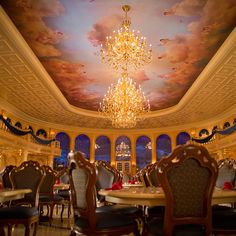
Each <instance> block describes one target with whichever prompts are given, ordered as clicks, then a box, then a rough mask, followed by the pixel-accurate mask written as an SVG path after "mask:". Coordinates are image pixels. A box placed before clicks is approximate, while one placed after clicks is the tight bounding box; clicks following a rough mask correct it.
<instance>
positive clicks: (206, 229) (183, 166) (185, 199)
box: [147, 144, 218, 236]
mask: <svg viewBox="0 0 236 236" xmlns="http://www.w3.org/2000/svg"><path fill="white" fill-rule="evenodd" d="M158 170H159V171H158V179H159V180H160V182H161V186H162V188H163V191H164V193H165V196H166V208H165V215H164V221H162V220H160V219H155V218H154V219H152V220H151V221H150V222H148V226H147V232H148V235H156V236H158V235H165V236H172V235H176V236H177V235H180V236H183V235H191V236H195V235H197V236H200V235H205V236H209V235H211V233H212V211H211V199H212V193H213V190H214V187H215V183H216V178H217V174H218V167H217V162H216V161H215V160H214V159H213V158H212V157H211V156H210V155H209V153H208V151H207V150H206V148H204V147H203V146H195V145H192V144H190V145H183V146H180V147H178V148H176V149H175V150H174V151H173V153H172V154H171V155H170V156H169V157H167V158H163V159H162V160H161V161H160V162H159V164H158Z"/></svg>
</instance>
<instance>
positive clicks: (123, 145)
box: [116, 136, 131, 161]
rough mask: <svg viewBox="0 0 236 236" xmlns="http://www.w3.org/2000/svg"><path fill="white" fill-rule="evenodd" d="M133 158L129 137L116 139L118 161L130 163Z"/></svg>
mask: <svg viewBox="0 0 236 236" xmlns="http://www.w3.org/2000/svg"><path fill="white" fill-rule="evenodd" d="M130 158H131V142H130V139H129V138H128V137H127V136H120V137H118V138H117V139H116V161H129V160H130Z"/></svg>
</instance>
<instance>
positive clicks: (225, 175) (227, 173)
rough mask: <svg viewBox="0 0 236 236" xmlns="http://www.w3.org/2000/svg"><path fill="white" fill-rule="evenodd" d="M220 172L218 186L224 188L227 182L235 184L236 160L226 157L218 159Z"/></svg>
mask: <svg viewBox="0 0 236 236" xmlns="http://www.w3.org/2000/svg"><path fill="white" fill-rule="evenodd" d="M218 168H219V173H218V177H217V180H216V187H218V188H223V187H224V183H225V182H230V183H232V186H234V184H235V179H236V161H235V160H234V159H231V158H225V159H221V160H220V161H218Z"/></svg>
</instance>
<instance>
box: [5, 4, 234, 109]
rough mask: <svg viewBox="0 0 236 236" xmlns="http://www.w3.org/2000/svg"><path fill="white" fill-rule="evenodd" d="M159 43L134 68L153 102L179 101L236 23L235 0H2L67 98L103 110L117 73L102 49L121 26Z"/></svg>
mask: <svg viewBox="0 0 236 236" xmlns="http://www.w3.org/2000/svg"><path fill="white" fill-rule="evenodd" d="M124 4H128V5H130V6H131V11H130V12H129V13H128V16H129V17H130V18H131V22H132V23H131V29H135V30H139V31H140V34H141V35H143V36H146V37H147V41H148V43H150V44H152V47H153V60H152V63H151V64H149V65H147V66H145V67H144V68H142V69H141V70H139V71H137V72H136V73H133V74H132V78H134V79H135V81H136V82H137V84H140V85H141V86H142V89H143V91H144V93H145V95H146V97H147V98H148V99H149V100H150V104H151V110H153V111H154V110H160V109H164V108H168V107H171V106H174V105H176V104H177V103H178V102H179V101H180V99H181V98H182V97H183V95H184V94H185V92H186V91H187V90H188V89H189V88H190V86H191V85H192V83H193V82H194V81H195V80H196V79H197V77H198V75H199V74H200V73H201V71H202V70H203V69H204V67H205V66H206V65H207V63H208V62H209V60H210V59H211V58H212V56H213V55H214V54H215V52H216V51H217V50H218V48H219V47H220V45H221V44H222V43H223V42H224V40H225V39H226V38H227V36H228V35H229V34H230V32H231V31H232V30H233V28H234V27H235V22H236V1H235V0H224V1H222V0H168V1H167V0H158V1H157V0H146V1H138V0H126V1H122V0H121V1H117V0H70V1H68V0H15V1H13V0H2V1H1V5H2V6H3V8H4V10H5V11H6V12H7V14H8V15H9V17H10V18H11V19H12V21H13V22H14V24H15V25H16V27H17V28H18V30H19V31H20V33H21V34H22V35H23V37H24V39H25V40H26V42H27V43H28V44H29V46H30V47H31V49H32V50H33V52H34V53H35V55H36V56H37V57H38V59H39V60H40V62H41V63H42V65H43V66H44V67H45V69H46V70H47V72H48V74H49V75H50V76H51V78H52V79H53V80H54V82H55V83H56V85H57V86H58V88H59V89H60V90H61V92H62V93H63V95H64V96H65V98H66V99H67V100H68V102H69V103H70V104H72V105H74V106H77V107H79V108H83V109H88V110H93V111H96V110H97V109H98V106H99V102H100V101H101V100H102V98H103V95H104V94H105V93H106V91H107V89H108V86H109V85H110V84H111V83H114V82H115V81H116V80H117V78H118V75H117V74H115V73H114V71H112V69H111V68H109V67H108V66H107V65H105V64H102V62H101V59H100V55H99V50H100V45H101V43H104V41H105V37H106V36H107V35H112V32H113V30H118V29H119V28H120V27H121V22H122V19H123V17H124V14H123V11H122V9H121V7H122V5H124Z"/></svg>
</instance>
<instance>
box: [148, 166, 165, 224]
mask: <svg viewBox="0 0 236 236" xmlns="http://www.w3.org/2000/svg"><path fill="white" fill-rule="evenodd" d="M157 167H158V162H155V163H153V164H152V165H150V166H149V168H148V169H147V171H146V179H147V181H148V183H149V184H148V185H149V186H150V187H158V186H159V180H158V175H157V172H158V169H157ZM146 211H147V218H148V220H150V219H151V218H153V217H159V218H163V217H164V212H165V207H164V206H151V207H147V209H146Z"/></svg>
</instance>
